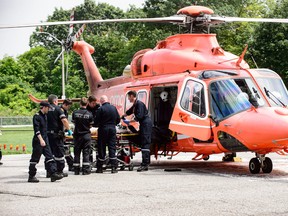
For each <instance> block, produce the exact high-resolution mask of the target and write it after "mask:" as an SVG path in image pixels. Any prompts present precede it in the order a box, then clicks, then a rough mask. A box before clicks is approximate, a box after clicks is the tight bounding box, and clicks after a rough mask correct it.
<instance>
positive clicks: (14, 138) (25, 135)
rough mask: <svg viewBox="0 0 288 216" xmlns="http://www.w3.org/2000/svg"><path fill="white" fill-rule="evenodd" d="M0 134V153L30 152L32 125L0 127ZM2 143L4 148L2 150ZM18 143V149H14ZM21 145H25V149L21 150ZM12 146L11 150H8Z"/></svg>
mask: <svg viewBox="0 0 288 216" xmlns="http://www.w3.org/2000/svg"><path fill="white" fill-rule="evenodd" d="M0 130H1V132H2V135H0V145H1V150H2V154H3V155H5V154H23V153H25V154H30V153H31V150H32V138H33V128H32V127H19V128H17V127H13V128H0ZM4 144H6V149H5V150H4ZM17 145H18V147H19V150H18V151H17V150H16V146H17ZM23 145H25V146H26V149H25V151H23V150H22V148H23ZM10 146H12V150H10Z"/></svg>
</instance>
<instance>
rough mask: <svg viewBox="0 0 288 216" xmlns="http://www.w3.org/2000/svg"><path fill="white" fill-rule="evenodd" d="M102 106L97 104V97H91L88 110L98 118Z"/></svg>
mask: <svg viewBox="0 0 288 216" xmlns="http://www.w3.org/2000/svg"><path fill="white" fill-rule="evenodd" d="M99 107H100V105H99V104H98V103H97V99H96V97H95V96H93V95H91V96H89V97H88V105H87V107H86V109H87V110H88V111H90V112H91V113H92V115H93V118H95V117H96V112H97V110H98V109H99Z"/></svg>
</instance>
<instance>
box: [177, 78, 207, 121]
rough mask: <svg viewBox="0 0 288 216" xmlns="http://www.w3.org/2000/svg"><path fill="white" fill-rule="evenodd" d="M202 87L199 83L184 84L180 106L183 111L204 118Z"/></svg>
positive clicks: (191, 81) (189, 82)
mask: <svg viewBox="0 0 288 216" xmlns="http://www.w3.org/2000/svg"><path fill="white" fill-rule="evenodd" d="M204 99H205V98H204V87H203V85H202V84H201V83H198V82H195V81H193V80H189V81H188V82H187V83H186V86H185V90H184V93H183V95H182V98H181V101H180V105H181V107H182V108H183V109H184V110H187V111H189V112H192V113H193V114H195V115H197V116H200V117H204V116H205V115H206V110H205V100H204Z"/></svg>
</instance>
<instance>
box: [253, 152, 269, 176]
mask: <svg viewBox="0 0 288 216" xmlns="http://www.w3.org/2000/svg"><path fill="white" fill-rule="evenodd" d="M260 169H262V172H263V173H271V172H272V170H273V163H272V160H271V159H270V158H269V157H265V155H264V154H258V153H256V157H255V158H252V159H251V160H250V162H249V170H250V172H251V173H252V174H258V173H259V172H260Z"/></svg>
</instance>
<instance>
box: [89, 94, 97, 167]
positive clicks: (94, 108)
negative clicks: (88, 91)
mask: <svg viewBox="0 0 288 216" xmlns="http://www.w3.org/2000/svg"><path fill="white" fill-rule="evenodd" d="M99 107H100V105H99V104H98V103H97V99H96V97H95V96H94V95H90V96H89V97H88V105H87V107H86V109H87V110H88V111H90V112H91V113H92V115H93V119H95V118H96V112H97V110H98V109H99ZM92 126H93V127H96V125H95V122H94V124H93V125H92ZM91 144H92V145H93V144H94V145H96V143H95V142H93V143H91ZM94 147H95V148H96V146H94ZM97 154H98V151H97V152H96V161H97V158H98V155H97ZM90 161H91V163H93V150H92V148H91V152H90Z"/></svg>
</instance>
